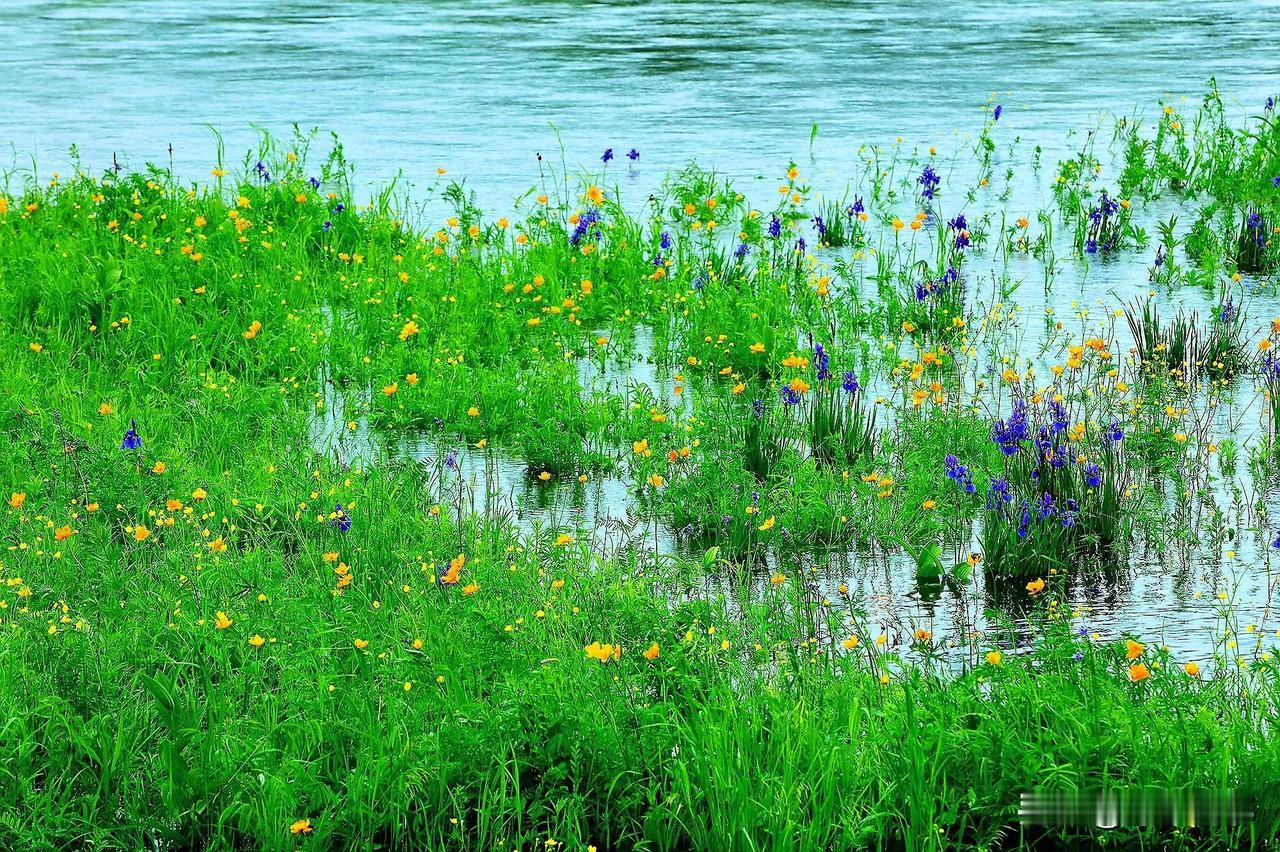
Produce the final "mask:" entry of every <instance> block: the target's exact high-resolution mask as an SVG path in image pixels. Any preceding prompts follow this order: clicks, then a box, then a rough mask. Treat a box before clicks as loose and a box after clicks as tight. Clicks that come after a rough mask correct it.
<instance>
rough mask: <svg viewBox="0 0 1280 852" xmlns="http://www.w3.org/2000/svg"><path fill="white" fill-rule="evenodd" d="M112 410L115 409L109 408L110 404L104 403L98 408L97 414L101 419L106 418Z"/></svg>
mask: <svg viewBox="0 0 1280 852" xmlns="http://www.w3.org/2000/svg"><path fill="white" fill-rule="evenodd" d="M114 410H115V409H113V408H112V407H111V403H109V402H104V403H102V405H99V406H98V413H99V414H101V415H102V416H103V417H106V416H107V415H109V414H111V412H113V411H114Z"/></svg>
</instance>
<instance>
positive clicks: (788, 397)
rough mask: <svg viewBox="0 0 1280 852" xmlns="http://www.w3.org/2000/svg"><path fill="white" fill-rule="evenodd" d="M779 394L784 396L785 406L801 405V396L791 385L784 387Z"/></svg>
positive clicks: (783, 402)
mask: <svg viewBox="0 0 1280 852" xmlns="http://www.w3.org/2000/svg"><path fill="white" fill-rule="evenodd" d="M779 393H780V394H781V395H782V404H783V405H799V404H800V394H799V393H797V392H796V391H795V390H793V389H792V387H791V385H783V386H782V389H781V390H780V391H779Z"/></svg>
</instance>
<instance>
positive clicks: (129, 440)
mask: <svg viewBox="0 0 1280 852" xmlns="http://www.w3.org/2000/svg"><path fill="white" fill-rule="evenodd" d="M141 447H142V439H141V438H139V437H138V421H137V420H130V421H129V429H128V431H126V432H125V433H124V440H123V441H121V442H120V449H122V450H136V449H139V448H141Z"/></svg>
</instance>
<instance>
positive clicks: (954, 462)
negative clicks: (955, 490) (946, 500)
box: [944, 453, 977, 494]
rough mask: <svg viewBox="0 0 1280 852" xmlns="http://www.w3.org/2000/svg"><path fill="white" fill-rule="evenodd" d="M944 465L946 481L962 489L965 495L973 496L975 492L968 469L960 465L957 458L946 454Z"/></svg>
mask: <svg viewBox="0 0 1280 852" xmlns="http://www.w3.org/2000/svg"><path fill="white" fill-rule="evenodd" d="M944 464H945V465H946V468H947V479H950V480H951V481H952V482H954V483H955V484H956V485H959V486H960V487H961V488H963V489H964V491H965V493H966V494H973V493H974V492H975V491H976V490H977V488H976V487H975V486H974V484H973V479H972V477H970V475H969V468H968V467H967V466H965V465H962V464H960V460H959V459H958V458H956V457H955V456H953V455H951V454H950V453H948V454H947V457H946V459H945V460H944Z"/></svg>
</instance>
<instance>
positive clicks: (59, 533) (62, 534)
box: [53, 526, 72, 541]
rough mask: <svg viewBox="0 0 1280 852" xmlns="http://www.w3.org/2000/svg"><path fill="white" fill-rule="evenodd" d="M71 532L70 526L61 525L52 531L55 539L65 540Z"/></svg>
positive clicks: (69, 536)
mask: <svg viewBox="0 0 1280 852" xmlns="http://www.w3.org/2000/svg"><path fill="white" fill-rule="evenodd" d="M71 534H72V533H71V527H69V526H61V527H58V528H57V529H56V530H54V531H53V538H54V540H55V541H66V540H67V539H69V538H71Z"/></svg>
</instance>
